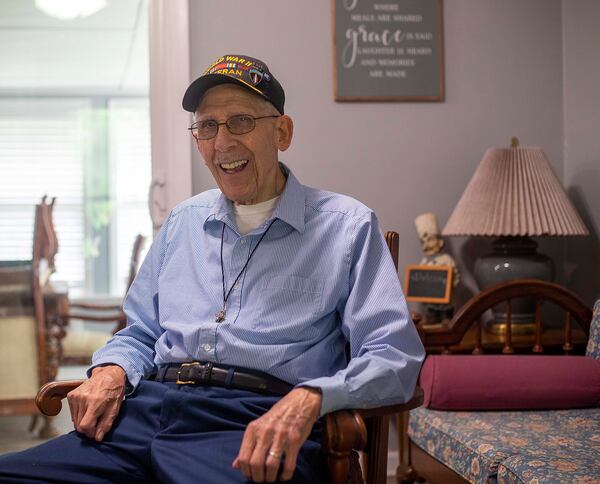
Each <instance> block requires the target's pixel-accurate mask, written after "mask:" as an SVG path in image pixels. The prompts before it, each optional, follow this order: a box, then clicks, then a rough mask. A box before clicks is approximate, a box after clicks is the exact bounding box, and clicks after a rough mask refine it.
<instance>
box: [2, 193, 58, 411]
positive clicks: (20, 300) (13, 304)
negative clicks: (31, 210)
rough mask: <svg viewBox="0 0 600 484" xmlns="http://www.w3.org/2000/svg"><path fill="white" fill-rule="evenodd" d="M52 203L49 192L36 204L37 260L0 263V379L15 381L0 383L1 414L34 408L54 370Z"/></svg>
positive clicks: (55, 243)
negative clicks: (48, 300) (49, 295)
mask: <svg viewBox="0 0 600 484" xmlns="http://www.w3.org/2000/svg"><path fill="white" fill-rule="evenodd" d="M53 208H54V200H52V201H51V202H50V203H48V202H47V199H46V197H44V198H43V199H42V200H41V202H40V203H39V204H38V205H36V207H35V216H34V226H33V242H32V259H31V260H23V261H3V262H2V264H0V319H2V321H1V322H2V324H1V325H0V326H1V327H0V329H1V331H0V333H1V337H0V342H1V343H2V345H3V346H2V347H1V348H0V356H2V361H1V362H0V366H1V367H2V368H3V370H2V371H0V373H2V375H1V377H0V381H2V383H5V382H6V383H10V385H11V387H10V388H4V387H2V388H0V413H3V414H6V415H9V414H11V413H32V412H33V413H34V412H35V408H34V406H33V399H34V397H35V394H36V392H37V388H38V387H39V386H40V384H43V383H46V382H47V381H48V379H49V377H50V374H51V373H52V372H51V371H50V370H49V362H48V349H47V345H48V343H47V330H46V308H45V303H44V296H43V289H44V285H45V283H46V281H47V277H48V275H49V274H50V273H51V272H52V271H53V264H54V256H55V255H56V253H57V251H58V241H57V238H56V232H55V230H54V224H53V217H52V210H53ZM17 367H18V368H19V377H18V382H17V383H16V384H15V382H14V378H13V375H11V374H10V372H13V371H14V368H17ZM7 370H8V373H5V371H7ZM0 386H1V385H0Z"/></svg>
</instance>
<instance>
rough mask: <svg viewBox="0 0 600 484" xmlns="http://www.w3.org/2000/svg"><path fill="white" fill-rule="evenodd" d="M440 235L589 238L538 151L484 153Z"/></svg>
mask: <svg viewBox="0 0 600 484" xmlns="http://www.w3.org/2000/svg"><path fill="white" fill-rule="evenodd" d="M513 144H516V143H515V141H514V140H513ZM442 234H443V235H480V236H481V235H483V236H540V235H588V234H589V232H588V230H587V228H586V226H585V224H584V223H583V221H582V220H581V218H580V217H579V214H578V213H577V211H576V210H575V208H574V207H573V205H572V203H571V201H570V200H569V197H568V196H567V194H566V192H565V190H564V188H563V187H562V185H561V183H560V181H559V180H558V177H557V176H556V174H555V173H554V170H553V169H552V166H551V165H550V163H549V162H548V160H547V158H546V155H545V153H544V151H543V150H542V149H541V148H535V147H520V146H513V147H511V148H505V149H503V148H490V149H488V150H487V151H486V152H485V155H484V157H483V159H482V160H481V163H479V166H478V167H477V170H476V171H475V173H474V174H473V178H471V181H470V182H469V184H468V185H467V188H466V189H465V191H464V193H463V194H462V196H461V198H460V200H459V201H458V204H457V205H456V208H455V209H454V211H453V212H452V215H451V216H450V218H449V219H448V222H447V223H446V226H445V227H444V229H443V230H442Z"/></svg>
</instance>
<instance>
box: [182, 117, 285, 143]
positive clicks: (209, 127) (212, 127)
mask: <svg viewBox="0 0 600 484" xmlns="http://www.w3.org/2000/svg"><path fill="white" fill-rule="evenodd" d="M278 117H279V115H271V116H258V117H254V116H251V115H250V114H236V115H235V116H231V117H230V118H229V119H228V120H227V121H225V122H224V123H217V122H216V121H215V120H214V119H207V120H206V121H198V122H196V123H194V124H192V126H191V127H189V128H188V129H189V130H190V131H191V132H192V136H194V138H196V140H197V141H200V140H207V139H212V138H214V137H215V136H217V133H218V132H219V126H222V125H225V126H227V129H228V130H229V132H230V133H231V134H246V133H249V132H250V131H252V130H253V129H254V128H255V127H256V120H257V119H266V118H278Z"/></svg>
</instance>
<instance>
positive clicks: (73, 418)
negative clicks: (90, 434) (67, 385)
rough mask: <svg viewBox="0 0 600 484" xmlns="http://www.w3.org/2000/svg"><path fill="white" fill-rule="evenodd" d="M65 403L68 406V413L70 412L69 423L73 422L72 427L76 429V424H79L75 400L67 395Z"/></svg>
mask: <svg viewBox="0 0 600 484" xmlns="http://www.w3.org/2000/svg"><path fill="white" fill-rule="evenodd" d="M67 403H68V404H69V411H70V412H71V422H73V427H77V424H78V423H79V418H78V417H77V411H78V405H77V400H75V399H74V398H73V397H71V396H69V395H67Z"/></svg>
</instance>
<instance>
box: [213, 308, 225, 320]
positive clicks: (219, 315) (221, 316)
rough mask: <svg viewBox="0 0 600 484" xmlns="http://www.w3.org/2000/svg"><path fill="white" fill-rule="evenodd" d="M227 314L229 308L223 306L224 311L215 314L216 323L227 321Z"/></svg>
mask: <svg viewBox="0 0 600 484" xmlns="http://www.w3.org/2000/svg"><path fill="white" fill-rule="evenodd" d="M226 312H227V308H226V307H225V306H223V309H221V310H220V311H217V312H216V313H215V323H222V322H223V321H225V314H226Z"/></svg>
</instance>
